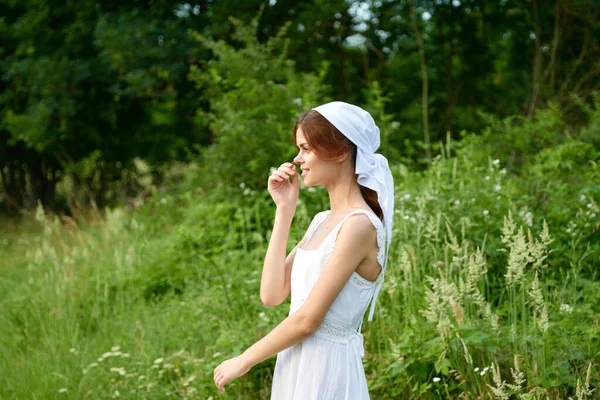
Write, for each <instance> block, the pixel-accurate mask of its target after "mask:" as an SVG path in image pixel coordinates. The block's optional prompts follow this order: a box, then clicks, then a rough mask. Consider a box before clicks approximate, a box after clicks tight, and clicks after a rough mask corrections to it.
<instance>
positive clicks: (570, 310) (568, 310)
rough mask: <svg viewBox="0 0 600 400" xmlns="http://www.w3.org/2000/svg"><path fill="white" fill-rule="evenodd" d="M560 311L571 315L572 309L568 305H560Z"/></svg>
mask: <svg viewBox="0 0 600 400" xmlns="http://www.w3.org/2000/svg"><path fill="white" fill-rule="evenodd" d="M560 311H562V312H566V313H568V314H573V307H571V306H570V305H568V304H561V305H560Z"/></svg>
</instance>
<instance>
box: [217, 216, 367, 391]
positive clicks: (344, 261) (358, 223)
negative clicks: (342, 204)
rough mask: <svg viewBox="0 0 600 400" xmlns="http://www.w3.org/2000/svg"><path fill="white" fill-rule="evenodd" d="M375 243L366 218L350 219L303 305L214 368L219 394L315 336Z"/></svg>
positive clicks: (342, 229) (341, 231) (340, 233)
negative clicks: (260, 366) (240, 351)
mask: <svg viewBox="0 0 600 400" xmlns="http://www.w3.org/2000/svg"><path fill="white" fill-rule="evenodd" d="M375 241H376V231H375V229H373V225H372V224H371V222H370V221H369V220H368V219H367V217H362V218H361V217H351V218H350V219H349V220H348V222H346V224H345V226H342V228H341V230H340V232H339V235H338V239H337V241H336V244H335V247H334V249H333V253H332V254H331V256H330V258H329V261H328V262H327V264H326V265H325V267H324V268H323V271H322V272H321V274H320V276H319V278H318V280H317V282H316V284H315V286H314V287H313V289H312V290H311V292H310V294H309V296H308V298H307V299H306V301H305V302H304V304H303V305H302V306H300V308H299V309H298V310H297V311H296V312H294V313H293V314H291V315H289V316H288V317H287V318H286V319H284V320H283V321H282V322H281V323H280V324H279V325H277V326H276V327H275V329H273V330H272V331H271V332H270V333H269V334H268V335H266V336H265V337H263V338H262V339H261V340H259V341H258V342H256V343H255V344H254V345H252V346H251V347H249V348H248V349H247V350H246V351H244V352H243V353H242V354H241V355H239V356H237V357H234V358H232V359H229V360H226V361H223V362H222V363H221V364H220V365H219V366H218V367H217V368H215V370H214V373H213V379H214V382H215V385H216V386H217V388H218V389H219V391H221V392H224V391H225V388H224V385H225V384H227V383H229V382H231V381H232V380H233V379H235V378H238V377H240V376H242V375H244V374H245V373H247V372H248V371H249V370H250V369H251V368H252V367H253V366H254V365H256V364H258V363H260V362H262V361H264V360H266V359H267V358H269V357H271V356H274V355H276V354H277V353H278V352H280V351H282V350H284V349H286V348H288V347H290V346H293V345H294V344H296V343H298V342H300V341H302V340H303V339H305V338H306V337H308V336H310V335H312V334H313V333H314V332H316V331H317V329H318V328H319V326H320V324H321V323H322V321H323V319H324V318H325V315H326V314H327V311H328V310H329V308H330V307H331V305H332V304H333V302H334V301H335V299H336V298H337V296H338V295H339V294H340V292H341V291H342V289H343V287H344V285H345V284H346V283H347V282H348V280H349V279H350V276H351V275H352V273H353V272H354V271H355V270H356V268H357V267H358V266H359V265H360V263H361V262H362V261H363V260H364V259H365V258H366V257H367V254H368V251H367V246H365V243H374V242H375Z"/></svg>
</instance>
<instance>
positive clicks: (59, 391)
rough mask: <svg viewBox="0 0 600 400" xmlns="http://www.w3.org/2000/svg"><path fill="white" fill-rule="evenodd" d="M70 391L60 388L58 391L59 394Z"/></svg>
mask: <svg viewBox="0 0 600 400" xmlns="http://www.w3.org/2000/svg"><path fill="white" fill-rule="evenodd" d="M67 391H68V389H67V388H60V389H58V393H67Z"/></svg>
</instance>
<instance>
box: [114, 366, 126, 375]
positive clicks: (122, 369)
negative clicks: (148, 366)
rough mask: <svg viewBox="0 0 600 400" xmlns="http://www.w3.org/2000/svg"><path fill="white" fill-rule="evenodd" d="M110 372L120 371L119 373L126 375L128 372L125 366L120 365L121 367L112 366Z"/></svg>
mask: <svg viewBox="0 0 600 400" xmlns="http://www.w3.org/2000/svg"><path fill="white" fill-rule="evenodd" d="M110 372H118V373H119V375H125V374H126V372H125V368H123V367H119V368H117V367H112V368H111V369H110Z"/></svg>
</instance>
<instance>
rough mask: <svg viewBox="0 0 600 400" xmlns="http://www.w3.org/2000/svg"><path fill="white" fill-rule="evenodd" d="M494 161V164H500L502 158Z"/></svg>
mask: <svg viewBox="0 0 600 400" xmlns="http://www.w3.org/2000/svg"><path fill="white" fill-rule="evenodd" d="M492 163H493V164H494V165H498V164H500V160H498V159H495V160H494V161H492Z"/></svg>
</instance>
